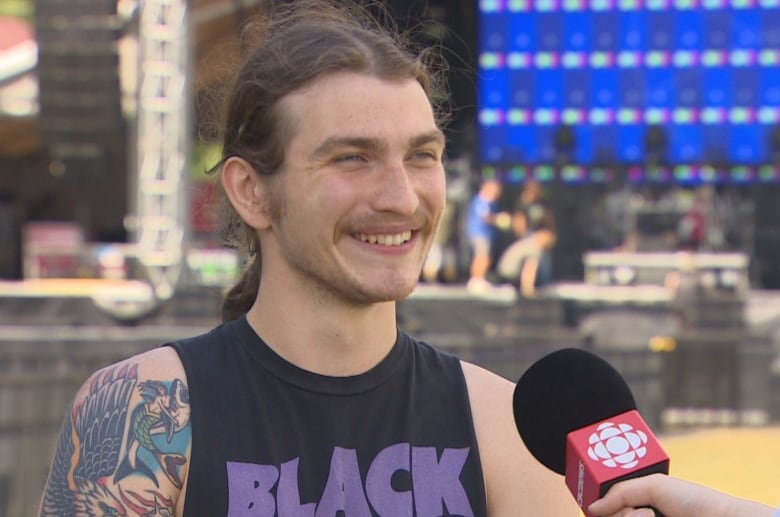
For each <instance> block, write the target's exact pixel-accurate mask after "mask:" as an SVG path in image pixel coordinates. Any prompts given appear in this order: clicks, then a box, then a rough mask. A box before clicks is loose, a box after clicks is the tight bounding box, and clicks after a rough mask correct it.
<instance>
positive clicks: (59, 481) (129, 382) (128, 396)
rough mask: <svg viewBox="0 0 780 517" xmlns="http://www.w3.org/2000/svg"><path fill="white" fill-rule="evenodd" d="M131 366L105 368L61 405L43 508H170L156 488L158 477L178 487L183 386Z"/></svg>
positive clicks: (184, 421) (185, 413)
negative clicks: (81, 394) (145, 376)
mask: <svg viewBox="0 0 780 517" xmlns="http://www.w3.org/2000/svg"><path fill="white" fill-rule="evenodd" d="M137 370H138V368H137V365H122V366H114V367H112V368H109V369H106V370H104V371H103V372H101V373H100V374H99V375H96V376H95V377H94V378H93V380H92V381H91V382H90V384H89V387H88V393H87V396H86V397H85V398H84V400H83V401H82V402H81V403H79V404H78V405H74V406H73V407H71V408H70V409H69V411H68V412H67V414H66V416H65V421H64V423H63V426H62V430H61V432H60V436H59V442H58V443H57V451H56V453H55V456H54V460H53V462H52V468H51V472H50V474H49V480H48V483H47V486H46V491H45V493H44V496H43V503H42V509H41V515H43V516H47V517H48V516H58V517H65V516H74V517H88V516H98V515H100V516H102V515H127V516H136V515H137V516H152V515H160V516H171V515H173V504H174V501H173V500H172V498H170V497H166V496H165V495H164V494H162V493H160V491H159V488H160V480H162V479H166V480H167V481H168V482H170V483H171V484H172V485H173V486H174V487H175V488H177V489H180V488H181V487H182V481H181V475H180V474H181V468H182V466H183V465H184V464H185V463H186V456H185V455H184V454H185V452H186V450H187V447H188V445H189V441H190V427H189V421H190V404H189V394H188V391H187V387H186V386H185V384H184V382H182V381H181V380H179V379H175V380H173V381H170V382H165V381H158V380H147V381H142V382H138V375H137ZM134 395H135V396H134ZM131 480H132V481H133V484H132V488H130V487H129V482H130V481H131ZM123 485H124V489H123Z"/></svg>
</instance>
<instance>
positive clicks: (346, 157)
mask: <svg viewBox="0 0 780 517" xmlns="http://www.w3.org/2000/svg"><path fill="white" fill-rule="evenodd" d="M333 161H334V162H336V163H350V162H364V161H366V159H365V158H364V157H363V156H362V155H360V154H342V155H339V156H336V158H334V159H333Z"/></svg>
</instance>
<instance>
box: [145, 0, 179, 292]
mask: <svg viewBox="0 0 780 517" xmlns="http://www.w3.org/2000/svg"><path fill="white" fill-rule="evenodd" d="M139 8H140V16H139V78H138V80H139V90H138V120H137V131H138V138H137V151H136V153H137V154H136V168H137V170H136V181H137V188H136V192H135V195H136V200H135V210H136V213H135V214H134V215H135V217H134V221H135V225H134V226H135V228H134V229H135V241H136V244H137V254H138V256H137V258H138V261H139V263H140V264H141V265H142V266H143V267H144V269H145V272H146V274H147V275H148V280H149V282H150V283H151V285H152V288H153V291H154V296H155V298H156V301H157V302H158V303H159V302H161V301H164V300H167V299H169V298H170V297H171V296H173V293H174V291H175V288H176V285H177V283H178V281H179V278H180V276H181V272H182V267H183V263H184V260H183V255H184V250H183V247H184V245H185V243H186V242H187V227H188V224H187V213H188V212H187V188H186V186H187V170H188V165H189V156H190V146H191V140H190V133H191V131H190V123H191V122H190V120H191V93H190V78H191V73H190V71H191V61H192V60H191V49H192V45H191V42H190V34H191V30H190V16H189V7H188V5H187V1H186V0H142V1H141V2H140V5H139Z"/></svg>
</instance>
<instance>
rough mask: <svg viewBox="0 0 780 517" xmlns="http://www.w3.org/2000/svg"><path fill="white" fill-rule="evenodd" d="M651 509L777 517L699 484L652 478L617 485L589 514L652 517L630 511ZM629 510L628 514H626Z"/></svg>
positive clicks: (674, 515) (679, 515)
mask: <svg viewBox="0 0 780 517" xmlns="http://www.w3.org/2000/svg"><path fill="white" fill-rule="evenodd" d="M643 505H652V506H653V507H655V508H658V509H659V510H661V511H662V512H663V513H664V515H666V517H694V516H695V517H776V516H777V515H780V510H778V511H777V513H774V512H775V511H774V510H772V508H770V507H768V506H765V505H763V504H761V503H757V502H754V501H748V500H746V499H740V498H737V497H733V496H730V495H726V494H724V493H722V492H718V491H716V490H713V489H711V488H707V487H705V486H702V485H698V484H696V483H691V482H689V481H683V480H681V479H677V478H673V477H669V476H661V475H657V474H653V475H651V476H646V477H642V478H637V479H631V480H629V481H625V482H622V483H618V484H617V485H615V486H614V487H612V488H611V489H610V490H609V492H607V495H606V496H605V497H604V498H603V499H600V500H598V501H596V502H595V503H593V504H592V505H591V506H590V508H589V510H590V512H591V513H593V514H595V515H603V516H605V517H613V516H614V517H617V516H620V517H649V516H652V513H643V512H647V511H651V510H640V509H636V510H630V509H632V508H635V507H637V506H643ZM626 510H629V511H628V513H626Z"/></svg>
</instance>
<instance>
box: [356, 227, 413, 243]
mask: <svg viewBox="0 0 780 517" xmlns="http://www.w3.org/2000/svg"><path fill="white" fill-rule="evenodd" d="M358 238H359V239H360V240H361V241H363V242H368V243H370V244H380V245H382V246H400V245H401V244H403V243H404V242H406V241H408V240H409V239H411V238H412V231H411V230H407V231H405V232H401V233H393V234H387V235H368V234H365V233H361V234H359V235H358Z"/></svg>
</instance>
